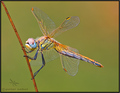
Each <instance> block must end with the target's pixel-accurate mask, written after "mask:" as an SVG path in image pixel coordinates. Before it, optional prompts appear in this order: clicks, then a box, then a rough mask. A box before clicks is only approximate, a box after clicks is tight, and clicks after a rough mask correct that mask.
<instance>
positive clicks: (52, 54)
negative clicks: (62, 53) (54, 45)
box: [30, 49, 59, 66]
mask: <svg viewBox="0 0 120 93" xmlns="http://www.w3.org/2000/svg"><path fill="white" fill-rule="evenodd" d="M34 55H35V54H34ZM43 56H44V59H45V63H47V62H50V61H52V60H55V59H56V58H58V57H59V53H57V52H56V51H55V50H54V49H50V50H45V51H43ZM33 57H34V56H33ZM30 65H32V66H39V65H42V59H41V53H40V51H39V54H38V56H37V59H36V60H31V61H30Z"/></svg>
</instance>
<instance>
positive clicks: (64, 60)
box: [24, 7, 103, 77]
mask: <svg viewBox="0 0 120 93" xmlns="http://www.w3.org/2000/svg"><path fill="white" fill-rule="evenodd" d="M31 11H32V13H33V15H34V16H35V18H36V20H37V22H38V25H39V28H40V30H41V32H42V34H43V36H41V37H38V38H36V39H33V38H29V39H28V40H27V41H26V43H25V49H26V52H27V53H31V52H33V51H35V54H34V56H33V57H31V56H28V55H26V56H25V55H24V57H28V58H29V60H30V62H31V61H32V60H33V64H34V63H35V61H36V60H37V59H38V58H40V59H41V60H40V61H41V63H42V66H41V67H40V68H39V69H38V70H37V71H36V72H35V73H34V77H35V76H36V75H37V74H38V72H39V71H40V70H41V69H42V68H43V67H44V66H45V64H46V63H47V62H50V61H51V60H54V59H56V58H58V57H59V56H60V59H61V64H62V68H63V70H64V71H65V72H67V73H68V74H69V75H71V76H75V75H76V74H77V72H78V66H79V61H80V60H82V61H85V62H88V63H91V64H93V65H95V66H97V67H100V68H102V67H103V65H102V64H101V63H99V62H97V61H95V60H93V59H91V58H89V57H86V56H83V55H81V54H79V51H78V50H77V49H75V48H72V47H69V46H67V45H63V44H61V43H60V42H58V41H57V40H55V39H54V38H55V37H56V36H58V35H60V34H61V33H63V32H65V31H67V30H69V29H71V28H74V27H76V26H77V25H78V24H79V23H80V19H79V17H78V16H70V17H67V18H66V19H65V20H64V21H63V22H62V24H61V25H60V26H59V27H57V28H56V25H55V23H54V22H53V21H52V20H51V19H50V18H49V16H48V15H47V14H46V13H44V12H43V11H42V10H40V9H39V8H37V7H33V8H31ZM38 63H39V61H38ZM38 63H37V64H38Z"/></svg>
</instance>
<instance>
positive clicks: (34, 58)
mask: <svg viewBox="0 0 120 93" xmlns="http://www.w3.org/2000/svg"><path fill="white" fill-rule="evenodd" d="M39 43H40V41H38V44H37V45H38V49H37V52H36V53H35V56H34V57H33V58H32V57H30V56H27V55H24V57H28V58H29V59H31V60H36V59H37V55H38V52H39V49H40V46H39ZM29 52H32V50H31V51H29Z"/></svg>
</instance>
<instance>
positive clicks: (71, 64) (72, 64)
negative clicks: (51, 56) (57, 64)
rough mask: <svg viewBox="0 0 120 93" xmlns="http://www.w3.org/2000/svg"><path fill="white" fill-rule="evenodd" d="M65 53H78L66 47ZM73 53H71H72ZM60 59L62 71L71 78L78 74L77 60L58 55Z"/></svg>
mask: <svg viewBox="0 0 120 93" xmlns="http://www.w3.org/2000/svg"><path fill="white" fill-rule="evenodd" d="M65 51H66V52H67V53H69V51H70V52H71V51H74V52H76V53H79V51H78V50H77V49H74V48H71V47H68V50H65ZM74 52H73V53H74ZM71 53H72V52H71ZM60 57H61V63H62V67H63V69H64V70H65V71H66V72H67V73H68V74H69V75H71V76H75V75H76V74H77V72H78V66H79V62H80V60H79V59H75V58H72V57H68V56H66V55H63V54H60Z"/></svg>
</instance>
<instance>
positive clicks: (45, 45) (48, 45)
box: [36, 36, 55, 50]
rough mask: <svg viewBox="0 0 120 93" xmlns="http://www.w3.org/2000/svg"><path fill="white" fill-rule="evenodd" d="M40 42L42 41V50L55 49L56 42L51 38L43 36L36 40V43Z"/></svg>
mask: <svg viewBox="0 0 120 93" xmlns="http://www.w3.org/2000/svg"><path fill="white" fill-rule="evenodd" d="M38 41H40V44H39V46H40V48H41V50H49V49H52V48H54V42H55V40H54V39H52V38H50V37H47V36H42V37H40V38H38V39H37V40H36V42H38Z"/></svg>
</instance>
